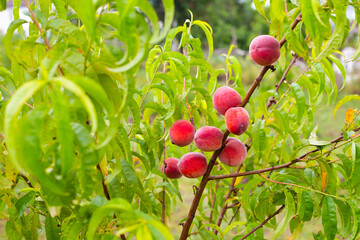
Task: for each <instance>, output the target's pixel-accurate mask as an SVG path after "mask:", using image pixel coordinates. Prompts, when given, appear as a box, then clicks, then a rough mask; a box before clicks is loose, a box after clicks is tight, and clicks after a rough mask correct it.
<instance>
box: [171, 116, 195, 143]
mask: <svg viewBox="0 0 360 240" xmlns="http://www.w3.org/2000/svg"><path fill="white" fill-rule="evenodd" d="M194 134H195V127H194V126H193V125H192V124H191V122H189V121H188V120H185V119H181V120H178V121H176V122H174V124H173V125H172V126H171V127H170V139H171V142H172V143H173V144H175V145H178V146H179V147H184V146H186V145H189V144H190V143H191V142H192V141H193V139H194Z"/></svg>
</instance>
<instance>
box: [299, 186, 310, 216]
mask: <svg viewBox="0 0 360 240" xmlns="http://www.w3.org/2000/svg"><path fill="white" fill-rule="evenodd" d="M313 211H314V204H313V200H312V198H311V196H310V194H309V193H307V192H306V191H303V190H301V192H300V194H299V205H298V215H299V218H300V219H301V220H302V221H310V220H311V218H312V215H313Z"/></svg>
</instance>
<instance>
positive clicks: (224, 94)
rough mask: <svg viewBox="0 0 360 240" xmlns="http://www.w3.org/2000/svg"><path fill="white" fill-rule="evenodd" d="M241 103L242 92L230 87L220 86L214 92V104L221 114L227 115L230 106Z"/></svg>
mask: <svg viewBox="0 0 360 240" xmlns="http://www.w3.org/2000/svg"><path fill="white" fill-rule="evenodd" d="M240 103H241V97H240V94H239V93H238V92H237V91H235V90H234V89H232V88H230V87H226V86H224V87H220V88H218V89H217V90H216V91H215V93H214V97H213V105H214V108H215V109H216V111H218V113H220V114H221V115H225V112H226V111H227V110H228V109H229V108H231V107H237V106H238V105H239V104H240Z"/></svg>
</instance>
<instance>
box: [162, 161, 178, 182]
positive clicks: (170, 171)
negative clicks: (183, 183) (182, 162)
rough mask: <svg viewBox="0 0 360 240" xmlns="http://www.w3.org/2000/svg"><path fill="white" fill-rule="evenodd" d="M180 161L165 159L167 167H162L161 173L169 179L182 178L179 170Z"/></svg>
mask: <svg viewBox="0 0 360 240" xmlns="http://www.w3.org/2000/svg"><path fill="white" fill-rule="evenodd" d="M178 162H179V159H177V158H172V157H171V158H167V159H165V165H164V164H163V165H162V166H161V172H163V173H165V175H166V176H167V177H168V178H171V179H176V178H180V177H181V176H182V174H181V172H180V171H179V168H178V166H177V164H178Z"/></svg>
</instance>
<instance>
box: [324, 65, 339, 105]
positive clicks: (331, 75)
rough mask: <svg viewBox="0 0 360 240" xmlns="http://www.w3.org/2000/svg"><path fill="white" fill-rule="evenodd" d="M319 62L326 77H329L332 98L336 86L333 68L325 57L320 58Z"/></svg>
mask: <svg viewBox="0 0 360 240" xmlns="http://www.w3.org/2000/svg"><path fill="white" fill-rule="evenodd" d="M321 63H322V65H323V68H324V71H325V73H326V75H327V76H328V78H329V79H330V82H331V85H332V90H331V93H330V95H332V96H333V99H336V97H337V92H338V88H337V85H336V80H335V73H334V69H333V67H332V65H331V64H330V62H329V61H328V60H327V59H326V58H323V59H322V60H321Z"/></svg>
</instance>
